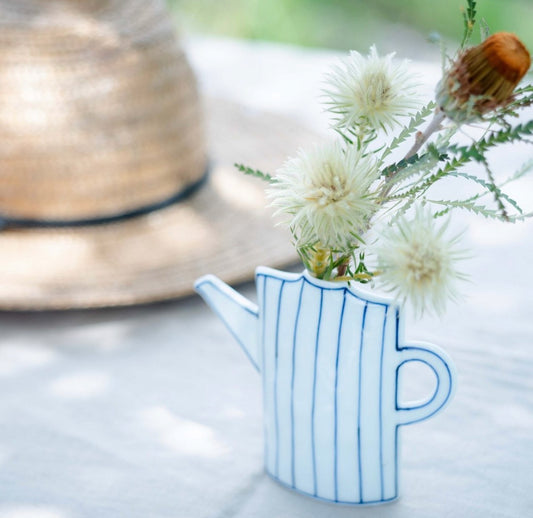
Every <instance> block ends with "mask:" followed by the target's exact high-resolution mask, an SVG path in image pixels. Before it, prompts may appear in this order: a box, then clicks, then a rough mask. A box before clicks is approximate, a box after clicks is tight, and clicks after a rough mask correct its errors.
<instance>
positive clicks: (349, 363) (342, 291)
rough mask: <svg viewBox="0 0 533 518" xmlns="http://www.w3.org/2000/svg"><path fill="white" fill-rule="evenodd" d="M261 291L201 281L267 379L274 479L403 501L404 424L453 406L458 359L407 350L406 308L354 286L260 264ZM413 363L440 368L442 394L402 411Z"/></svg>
mask: <svg viewBox="0 0 533 518" xmlns="http://www.w3.org/2000/svg"><path fill="white" fill-rule="evenodd" d="M256 287H257V300H258V305H255V304H253V303H252V302H250V301H248V300H247V299H246V298H244V297H243V296H242V295H240V294H239V293H237V292H236V291H235V290H233V289H232V288H230V287H229V286H227V285H226V284H225V283H223V282H222V281H221V280H220V279H218V278H216V277H215V276H213V275H206V276H204V277H202V278H200V279H198V280H197V282H196V284H195V288H196V291H197V292H198V293H199V294H200V295H201V296H202V297H203V298H204V300H205V301H206V302H207V304H208V305H209V306H210V307H211V308H212V309H213V310H214V311H215V313H217V314H218V315H219V317H220V318H221V319H222V320H223V321H224V323H225V324H226V326H227V327H228V329H229V330H230V331H231V332H232V334H233V335H234V336H235V338H236V339H237V341H238V342H239V344H240V345H241V347H242V348H243V350H244V352H245V353H246V354H247V356H248V357H249V359H250V361H251V362H252V364H253V365H254V367H255V368H256V369H257V370H258V371H259V372H260V374H261V379H262V385H263V404H264V424H265V427H264V429H265V467H266V471H267V473H268V474H269V475H270V476H272V477H273V478H274V479H276V480H277V481H279V482H280V483H282V484H284V485H286V486H288V487H289V488H291V489H294V490H296V491H299V492H301V493H304V494H306V495H309V496H312V497H315V498H318V499H322V500H326V501H329V502H334V503H340V504H353V505H364V504H379V503H384V502H389V501H392V500H395V499H396V498H398V496H399V466H398V462H399V427H400V426H401V425H406V424H410V423H415V422H418V421H422V420H424V419H427V418H429V417H431V416H433V415H435V414H436V413H437V412H439V411H440V410H442V408H444V406H445V405H446V404H447V403H448V402H449V401H450V399H451V397H452V395H453V392H454V389H455V379H456V377H455V369H454V367H453V364H452V363H451V361H450V359H449V358H448V357H447V355H446V354H445V353H444V352H443V351H442V350H440V349H439V348H437V347H436V346H434V345H430V344H425V343H424V344H422V343H410V344H405V343H403V329H402V322H401V318H400V311H399V308H398V306H397V305H396V304H395V303H394V302H393V301H391V300H388V299H385V298H381V297H376V296H373V295H369V294H368V293H366V292H362V291H360V290H357V289H355V288H354V287H353V284H352V285H351V286H349V285H348V283H346V282H328V281H322V280H319V279H316V278H314V277H312V276H311V275H310V274H309V273H308V272H303V273H301V274H294V273H286V272H281V271H277V270H273V269H271V268H266V267H259V268H258V269H257V270H256ZM412 361H417V362H422V363H424V364H426V365H427V366H428V367H429V368H430V369H431V370H432V371H433V372H434V374H435V377H436V381H437V382H436V388H435V390H434V393H433V394H432V395H431V396H430V397H429V398H427V399H426V400H425V401H422V402H413V403H403V402H400V401H399V386H398V385H399V381H400V376H399V374H400V368H401V366H402V365H404V364H405V363H406V362H412Z"/></svg>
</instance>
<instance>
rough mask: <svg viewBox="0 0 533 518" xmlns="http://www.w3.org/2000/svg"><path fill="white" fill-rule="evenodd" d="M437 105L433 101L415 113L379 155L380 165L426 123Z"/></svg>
mask: <svg viewBox="0 0 533 518" xmlns="http://www.w3.org/2000/svg"><path fill="white" fill-rule="evenodd" d="M436 106H437V104H436V103H435V102H434V101H431V102H429V103H428V104H426V105H425V106H424V107H423V108H422V109H421V110H420V111H419V112H417V113H416V114H415V115H414V116H413V117H412V118H411V120H410V121H409V124H407V126H406V127H405V128H404V129H403V130H402V131H401V132H400V133H399V134H398V136H397V137H394V138H393V139H392V141H391V143H390V144H389V146H388V147H387V148H386V149H385V151H384V152H383V155H381V159H380V163H383V162H384V160H385V158H387V157H388V156H389V155H390V154H391V153H392V152H393V151H394V150H395V149H397V148H398V146H400V145H401V144H403V143H404V142H405V141H406V140H407V139H408V138H409V137H411V135H413V133H414V132H415V131H416V130H417V129H418V128H419V127H420V126H421V125H422V124H423V123H424V122H425V121H426V119H427V118H428V117H429V116H430V115H431V114H432V113H433V112H434V110H435V108H436Z"/></svg>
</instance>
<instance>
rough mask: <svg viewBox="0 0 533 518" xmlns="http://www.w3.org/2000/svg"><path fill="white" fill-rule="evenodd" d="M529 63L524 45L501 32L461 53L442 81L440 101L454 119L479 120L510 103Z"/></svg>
mask: <svg viewBox="0 0 533 518" xmlns="http://www.w3.org/2000/svg"><path fill="white" fill-rule="evenodd" d="M530 65H531V57H530V55H529V52H528V50H527V49H526V47H525V46H524V44H523V43H522V42H521V41H520V40H519V39H518V38H517V37H516V36H515V35H514V34H511V33H508V32H498V33H496V34H493V35H492V36H490V37H488V38H487V39H486V40H485V41H484V42H483V43H481V44H480V45H477V46H475V47H472V48H470V49H467V50H466V51H465V52H463V53H462V54H461V55H460V56H459V58H458V59H457V60H456V61H455V63H454V64H453V65H452V67H451V69H450V70H449V72H448V73H447V74H446V75H445V76H444V77H443V79H442V81H441V82H440V83H439V86H438V88H437V101H438V103H439V105H440V107H441V109H442V110H443V111H444V112H445V113H446V114H447V115H448V116H449V117H450V118H452V119H453V120H456V121H461V122H463V121H466V120H472V119H476V118H478V117H480V116H482V115H483V114H485V113H487V112H489V111H492V110H495V109H497V108H499V107H503V106H505V105H507V104H508V103H509V102H511V101H512V100H513V92H514V90H515V88H516V86H517V85H518V83H519V82H520V80H521V79H522V78H523V77H524V75H525V74H526V72H527V71H528V69H529V67H530Z"/></svg>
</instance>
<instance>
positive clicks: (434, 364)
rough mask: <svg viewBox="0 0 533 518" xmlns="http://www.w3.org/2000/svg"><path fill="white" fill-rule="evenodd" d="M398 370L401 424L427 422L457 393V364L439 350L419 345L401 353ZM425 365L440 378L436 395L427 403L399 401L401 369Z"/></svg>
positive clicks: (397, 411) (405, 348) (409, 346)
mask: <svg viewBox="0 0 533 518" xmlns="http://www.w3.org/2000/svg"><path fill="white" fill-rule="evenodd" d="M398 358H399V360H398V365H397V367H396V415H397V423H398V424H400V425H404V424H411V423H417V422H419V421H424V420H425V419H428V418H429V417H431V416H433V415H435V414H436V413H437V412H439V411H440V410H442V409H443V408H444V407H445V406H446V405H447V404H448V403H449V402H450V400H451V399H452V396H453V394H454V393H455V387H456V381H457V375H456V371H455V367H454V365H453V362H452V361H451V359H450V358H449V357H448V355H447V354H446V353H445V352H444V351H443V350H442V349H440V348H439V347H437V346H435V345H431V344H426V343H420V342H416V343H413V344H412V345H408V346H406V347H403V348H401V349H400V350H399V351H398ZM415 361H416V362H422V363H425V364H426V365H427V366H428V367H429V368H430V369H431V370H433V372H434V373H435V376H436V378H437V386H436V388H435V392H434V393H433V395H432V396H431V397H430V398H429V399H427V400H426V401H422V402H419V401H415V402H409V403H405V404H403V405H400V403H399V401H398V379H399V370H400V367H401V366H402V365H403V364H404V363H407V362H415Z"/></svg>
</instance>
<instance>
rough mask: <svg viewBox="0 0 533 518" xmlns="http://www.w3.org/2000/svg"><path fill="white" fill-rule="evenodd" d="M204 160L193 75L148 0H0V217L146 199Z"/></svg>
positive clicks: (99, 211)
mask: <svg viewBox="0 0 533 518" xmlns="http://www.w3.org/2000/svg"><path fill="white" fill-rule="evenodd" d="M205 167H206V153H205V137H204V127H203V119H202V114H201V107H200V102H199V98H198V92H197V88H196V81H195V78H194V75H193V73H192V71H191V68H190V66H189V64H188V62H187V60H186V58H185V55H184V53H183V51H182V49H181V47H180V45H179V43H178V42H177V40H176V37H175V34H174V29H173V26H172V23H171V20H170V18H169V15H168V13H167V12H166V10H165V6H164V2H162V1H159V0H47V1H46V2H43V1H40V0H17V2H13V1H12V0H0V215H1V216H3V217H6V218H19V219H33V220H35V219H36V220H45V221H47V220H61V221H65V222H68V221H71V220H80V219H93V218H105V217H108V216H116V215H119V214H121V213H128V212H131V211H135V210H137V209H139V208H142V207H147V206H150V205H154V204H158V203H160V202H162V201H164V200H166V199H168V198H171V197H172V196H174V195H176V194H177V193H179V192H180V191H182V190H183V189H186V188H187V186H189V185H191V184H193V183H195V182H196V181H198V179H199V178H201V177H202V175H203V174H204V170H205Z"/></svg>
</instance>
